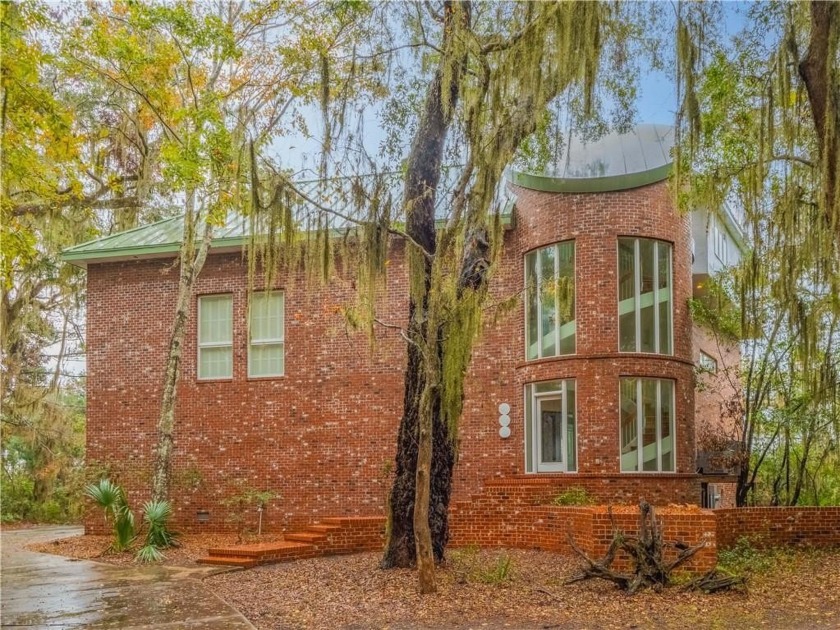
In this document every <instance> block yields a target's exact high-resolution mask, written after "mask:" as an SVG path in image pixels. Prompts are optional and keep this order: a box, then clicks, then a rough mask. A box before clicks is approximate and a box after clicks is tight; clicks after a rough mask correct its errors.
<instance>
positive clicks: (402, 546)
mask: <svg viewBox="0 0 840 630" xmlns="http://www.w3.org/2000/svg"><path fill="white" fill-rule="evenodd" d="M444 12H445V19H446V22H445V24H444V44H443V47H442V48H443V49H444V54H442V55H441V60H440V65H439V67H438V69H437V71H436V72H435V76H434V79H433V80H432V83H431V84H430V85H429V90H428V92H427V93H426V100H425V103H424V106H423V114H422V117H421V119H420V125H419V127H418V129H417V134H416V135H415V137H414V142H413V143H412V146H411V152H410V153H409V156H408V165H407V169H406V179H405V197H404V199H405V201H404V203H405V208H406V233H407V234H408V235H409V236H410V237H411V238H412V239H413V240H414V242H416V243H417V244H419V246H420V247H422V248H423V250H424V253H421V252H418V251H412V252H410V254H409V274H410V276H411V282H410V285H411V286H412V287H413V288H412V290H411V291H410V295H409V306H408V314H409V325H408V331H407V337H408V339H409V340H411V343H409V344H408V361H407V364H406V372H405V399H404V402H403V416H402V419H401V420H400V430H399V437H398V442H397V455H396V470H395V473H396V474H395V478H394V484H393V486H392V488H391V494H390V497H389V502H388V503H389V505H388V509H389V515H388V523H389V530H388V540H387V541H386V546H385V553H384V556H383V558H382V563H381V566H382V567H383V568H394V567H411V566H414V564H415V562H416V560H417V546H418V545H417V543H415V512H416V510H415V505H414V503H415V487H416V484H417V483H418V481H422V484H423V485H424V492H425V487H426V486H427V485H428V487H429V491H428V493H429V494H428V508H427V509H426V510H424V511H426V512H427V513H428V532H422V533H423V534H427V535H428V536H430V540H426V541H425V542H424V543H423V549H424V550H426V549H431V551H432V554H433V556H434V561H436V562H440V561H441V560H443V552H444V549H445V548H446V543H447V542H448V539H449V525H448V510H449V497H450V493H451V485H452V483H451V481H452V468H453V466H454V465H455V445H454V443H453V441H452V438H451V436H450V435H449V430H448V427H447V426H446V424H445V423H444V421H443V419H442V418H441V415H440V392H439V390H438V389H437V388H436V387H433V388H431V389H430V391H428V392H426V389H427V387H428V382H427V375H426V369H425V366H426V363H425V361H426V358H425V357H424V355H423V348H424V347H425V348H428V349H432V351H433V352H434V351H437V352H438V353H440V331H439V330H438V329H434V330H431V329H430V327H429V326H428V322H427V312H428V305H429V302H428V294H429V290H430V289H431V278H432V257H433V256H434V253H435V251H436V246H437V242H436V234H435V201H436V197H437V195H436V193H437V186H438V182H439V180H440V167H441V162H442V159H443V148H444V144H445V142H446V134H447V131H448V130H449V125H450V123H451V122H452V116H453V111H454V108H455V106H456V104H457V101H458V96H459V82H460V76H461V71H462V64H461V63H460V62H459V61H455V62H453V60H452V55H451V53H450V54H449V55H447V54H446V53H447V51H449V49H450V39H451V34H452V28H453V27H452V18H453V15H454V14H455V3H454V2H446V3H445V6H444ZM461 18H462V19H464V20H466V21H467V23H468V21H469V18H470V5H469V4H468V3H464V4H463V6H462V7H461ZM451 65H454V66H455V70H454V71H452V74H451V75H450V76H451V79H450V82H449V84H448V85H447V86H444V85H443V78H444V76H445V74H446V73H447V71H448V70H449V68H448V66H451ZM444 87H447V88H448V89H449V94H448V95H447V96H448V98H447V103H446V104H445V103H444V99H443V90H444ZM418 274H419V275H420V276H421V277H422V288H421V287H419V286H417V285H419V283H415V282H414V279H416V278H417V276H418ZM414 287H416V288H414ZM424 392H426V395H427V396H428V397H429V398H428V400H427V401H426V402H425V404H421V399H422V397H423V395H424ZM424 412H425V413H426V414H428V415H429V416H430V417H427V418H425V422H426V424H425V427H426V431H425V432H422V433H421V431H420V424H421V415H422V414H423V413H424ZM421 439H422V440H424V441H425V442H426V444H424V445H423V450H424V459H425V458H427V459H428V463H427V465H428V471H429V472H428V478H425V474H421V475H420V477H418V463H417V462H418V447H419V442H420V440H421ZM429 442H431V443H429ZM424 501H425V498H424Z"/></svg>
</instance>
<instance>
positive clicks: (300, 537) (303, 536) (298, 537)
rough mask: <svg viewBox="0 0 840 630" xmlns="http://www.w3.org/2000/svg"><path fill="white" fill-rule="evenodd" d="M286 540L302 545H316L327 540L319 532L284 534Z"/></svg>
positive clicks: (324, 535) (325, 536)
mask: <svg viewBox="0 0 840 630" xmlns="http://www.w3.org/2000/svg"><path fill="white" fill-rule="evenodd" d="M283 538H285V539H286V540H293V541H295V542H302V543H310V544H312V543H318V542H322V541H324V540H326V539H327V535H326V534H322V533H320V532H295V533H293V534H285V535H284V536H283Z"/></svg>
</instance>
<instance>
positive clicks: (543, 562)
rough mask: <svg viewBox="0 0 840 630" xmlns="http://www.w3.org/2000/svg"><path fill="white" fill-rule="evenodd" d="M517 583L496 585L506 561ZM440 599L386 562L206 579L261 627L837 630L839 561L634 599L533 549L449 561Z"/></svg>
mask: <svg viewBox="0 0 840 630" xmlns="http://www.w3.org/2000/svg"><path fill="white" fill-rule="evenodd" d="M505 556H507V557H509V558H510V561H511V567H512V575H511V576H510V578H509V579H505V580H498V581H494V580H487V579H477V577H476V576H482V575H484V576H487V575H493V568H494V567H496V566H498V564H499V562H500V558H504V557H505ZM450 557H452V558H454V560H450V561H449V562H448V563H447V565H446V566H444V567H442V568H441V569H439V570H438V572H437V581H438V593H437V594H435V595H427V596H421V595H419V594H418V593H417V575H416V573H415V572H414V571H411V570H402V569H397V570H389V571H385V570H382V569H379V568H378V562H379V559H380V555H379V554H377V553H365V554H358V555H353V556H340V557H329V558H316V559H313V560H305V561H299V562H294V563H287V564H277V565H268V566H262V567H258V568H256V569H251V570H248V571H235V572H230V573H224V574H220V575H215V576H212V577H208V578H206V579H205V584H206V585H207V586H208V587H210V588H211V589H212V590H213V591H214V592H215V593H216V594H218V595H219V596H221V597H222V598H223V599H225V600H226V601H228V602H229V603H231V604H232V605H233V606H235V607H236V608H238V609H239V610H240V611H241V612H242V613H243V614H244V615H245V616H246V617H248V619H250V620H251V622H252V623H254V625H255V626H256V627H257V628H266V629H268V628H272V629H275V628H445V629H454V628H522V629H525V628H761V627H766V628H774V629H777V628H779V629H781V628H790V629H793V628H804V627H807V628H836V627H838V626H840V551H834V552H799V553H795V554H794V553H791V554H787V555H786V556H785V557H786V558H787V560H786V561H785V562H782V563H778V564H777V565H776V566H774V568H773V570H772V571H769V572H767V573H764V574H761V575H758V576H754V577H753V578H752V580H751V582H750V588H749V592H748V593H747V594H741V593H721V594H715V595H704V594H702V593H684V592H680V590H679V589H678V588H672V589H669V590H668V591H666V592H664V593H660V594H657V593H653V592H649V591H648V592H643V593H640V594H638V595H636V596H634V597H628V596H627V595H625V594H624V593H622V592H621V591H618V590H616V589H615V587H613V586H612V585H611V584H608V583H606V582H600V581H589V582H583V583H578V584H573V585H569V586H565V585H564V582H565V580H566V579H567V578H568V577H569V576H570V575H572V573H574V572H575V571H576V569H577V567H578V563H577V560H576V559H574V558H571V557H567V556H560V555H557V554H552V553H546V552H538V551H521V550H510V551H498V550H486V551H480V552H478V551H475V552H473V554H472V558H470V556H469V554H467V560H468V561H469V562H466V561H465V557H464V556H463V555H461V556H459V555H458V553H457V552H455V553H451V554H450Z"/></svg>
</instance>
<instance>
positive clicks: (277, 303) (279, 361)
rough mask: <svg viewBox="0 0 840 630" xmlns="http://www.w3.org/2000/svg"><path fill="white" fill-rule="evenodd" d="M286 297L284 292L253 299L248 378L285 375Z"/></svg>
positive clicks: (253, 296) (274, 292)
mask: <svg viewBox="0 0 840 630" xmlns="http://www.w3.org/2000/svg"><path fill="white" fill-rule="evenodd" d="M284 307H285V305H284V296H283V292H282V291H264V292H260V293H254V294H253V295H251V303H250V309H249V312H250V319H249V325H248V336H249V341H248V376H249V377H266V376H283V374H284V373H285V358H284V354H285V345H284V327H285V317H284Z"/></svg>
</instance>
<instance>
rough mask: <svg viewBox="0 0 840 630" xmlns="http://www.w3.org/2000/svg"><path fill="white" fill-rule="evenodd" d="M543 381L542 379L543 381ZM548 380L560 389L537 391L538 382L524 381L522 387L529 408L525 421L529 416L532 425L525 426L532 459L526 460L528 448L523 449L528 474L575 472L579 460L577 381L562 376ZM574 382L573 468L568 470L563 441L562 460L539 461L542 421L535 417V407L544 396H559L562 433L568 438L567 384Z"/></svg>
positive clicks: (567, 458) (566, 449) (566, 452)
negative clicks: (545, 462)
mask: <svg viewBox="0 0 840 630" xmlns="http://www.w3.org/2000/svg"><path fill="white" fill-rule="evenodd" d="M543 382H544V381H543ZM549 382H559V383H560V389H555V390H551V391H546V392H537V387H536V386H537V385H539V384H540V383H526V384H525V387H524V388H523V395H524V397H525V405H527V406H528V407H527V408H528V409H530V413H528V412H527V411H526V413H525V414H524V415H525V422H528V418H529V417H530V422H531V423H532V426H531V427H530V429H528V428H526V435H527V434H528V433H530V436H531V459H532V460H533V461H528V449H525V471H526V473H528V474H539V473H547V472H552V473H567V474H575V473H577V471H578V462H579V461H580V458H579V454H578V448H579V447H578V442H579V441H580V440H579V439H578V429H579V427H580V421H579V420H578V415H577V400H578V392H577V383H576V381H575V379H573V378H564V379H553V380H552V381H549ZM569 383H575V408H574V409H572V410H571V411H572V413H573V414H574V419H575V469H574V470H569V469H568V466H569V452H568V445H567V444H565V442H564V447H565V448H564V451H563V461H562V462H551V463H548V464H542V463H541V462H540V459H541V457H540V453H541V452H542V449H541V448H540V446H541V442H540V437H541V436H540V429H541V427H542V423H541V422H540V421H539V418H537V415H536V414H537V409H538V404H537V403H538V401H539V400H540V399H544V398H557V397H560V398H561V403H560V404H561V413H562V429H561V431H562V435H563V437H564V440H565V439H568V438H567V436H568V434H569V432H568V428H569V427H568V420H569V407H568V404H569V396H568V384H569ZM529 387H530V388H531V394H530V396H529V395H528V388H529Z"/></svg>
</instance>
